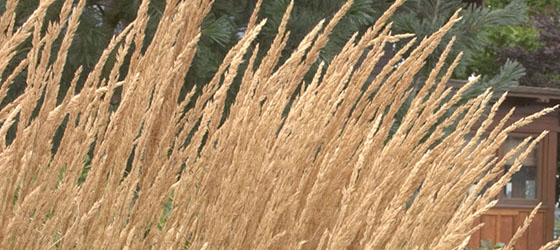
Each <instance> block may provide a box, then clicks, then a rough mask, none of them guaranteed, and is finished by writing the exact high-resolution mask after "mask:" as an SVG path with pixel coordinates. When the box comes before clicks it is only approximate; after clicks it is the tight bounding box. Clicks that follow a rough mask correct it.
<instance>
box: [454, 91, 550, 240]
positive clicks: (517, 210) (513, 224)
mask: <svg viewBox="0 0 560 250" xmlns="http://www.w3.org/2000/svg"><path fill="white" fill-rule="evenodd" d="M455 84H460V83H458V82H451V83H450V85H455ZM557 104H560V90H559V89H548V88H535V87H515V88H513V89H512V90H510V91H509V94H508V96H507V99H506V101H505V102H504V104H502V107H500V109H499V111H498V115H497V117H496V120H501V118H502V117H504V115H505V114H506V113H507V112H509V110H510V109H511V108H512V107H515V108H516V110H515V113H514V115H513V117H512V119H511V121H510V123H511V122H513V121H516V120H519V119H520V118H522V117H526V116H528V115H530V114H533V113H536V112H538V111H540V110H542V109H543V108H546V107H552V106H555V105H557ZM544 130H548V131H550V132H549V134H548V135H547V136H546V137H545V138H544V139H543V140H542V141H541V142H540V143H539V145H538V147H537V148H536V149H535V150H533V151H532V152H531V154H530V155H529V156H528V157H527V159H525V161H524V162H523V167H522V168H521V170H520V171H519V172H517V173H516V174H515V175H514V176H513V177H512V179H511V180H510V182H509V183H507V185H506V186H505V187H504V190H503V192H502V193H501V194H500V195H499V197H497V198H499V202H498V204H497V205H496V206H495V207H494V208H493V209H491V210H490V211H489V212H488V213H487V214H485V215H484V216H482V218H481V219H480V221H479V222H483V223H484V227H483V228H482V229H481V230H479V231H478V232H476V233H475V234H474V235H473V236H472V237H471V241H470V243H469V246H470V247H472V248H475V247H479V246H480V241H481V240H485V241H487V242H488V241H490V240H491V241H493V242H503V243H507V242H509V240H510V239H511V238H512V236H513V234H514V233H515V231H516V230H517V228H519V227H520V226H521V225H523V222H524V220H525V218H526V217H527V216H528V215H529V213H530V212H531V211H532V210H533V208H535V206H536V205H537V204H538V203H540V202H542V207H541V208H540V210H539V211H538V214H537V215H536V217H535V218H534V219H533V222H532V224H531V225H530V227H529V228H528V230H527V232H526V233H525V234H524V235H523V236H522V237H521V238H520V239H519V240H518V241H517V243H516V246H515V249H518V250H532V249H539V247H541V246H542V245H544V244H545V243H547V242H549V241H551V240H553V237H554V208H555V207H554V205H555V187H556V163H557V147H558V132H559V131H560V112H559V111H555V112H553V113H550V114H548V115H546V116H544V117H541V118H539V119H538V120H536V121H534V122H533V123H532V124H530V125H528V126H525V127H522V128H519V129H518V130H516V131H515V132H514V133H512V134H510V136H509V137H508V139H507V141H506V142H505V144H504V145H503V146H502V148H501V149H500V150H499V152H496V153H497V154H498V155H499V156H503V155H504V154H505V153H506V152H507V151H508V150H510V149H512V148H514V147H515V146H516V145H518V143H520V142H521V141H522V140H523V138H525V137H527V136H532V135H538V134H539V133H541V132H542V131H544ZM512 163H513V162H508V163H507V164H506V166H505V167H504V171H505V170H507V168H508V164H512Z"/></svg>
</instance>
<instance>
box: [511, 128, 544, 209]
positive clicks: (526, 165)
mask: <svg viewBox="0 0 560 250" xmlns="http://www.w3.org/2000/svg"><path fill="white" fill-rule="evenodd" d="M524 139H525V138H524V137H515V136H511V137H508V139H507V140H506V142H505V144H504V154H507V153H508V152H509V151H510V150H513V149H515V147H517V146H518V145H519V144H520V143H521V142H522V141H523V140H524ZM523 151H524V149H521V150H520V152H519V153H517V154H516V155H515V156H513V157H512V158H511V159H508V161H507V163H506V166H505V169H504V170H505V171H506V172H507V171H509V169H510V167H511V166H512V165H513V163H514V161H515V158H517V157H518V156H519V155H520V154H521V153H523ZM538 152H539V146H537V147H535V149H533V151H531V152H530V153H529V155H528V156H527V158H525V160H523V166H522V167H521V169H520V170H519V171H518V172H517V173H515V174H513V176H512V177H511V180H510V181H509V182H508V183H507V184H506V186H505V187H504V198H506V199H527V200H535V199H537V191H538V190H537V188H538V165H539V161H538V156H539V153H538Z"/></svg>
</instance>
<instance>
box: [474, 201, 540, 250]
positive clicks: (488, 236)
mask: <svg viewBox="0 0 560 250" xmlns="http://www.w3.org/2000/svg"><path fill="white" fill-rule="evenodd" d="M530 212H531V211H530V210H519V209H492V210H491V211H490V212H488V213H487V214H486V215H484V216H482V218H481V219H479V221H478V222H477V223H480V222H482V223H484V227H482V229H481V230H479V231H478V232H476V233H475V234H473V235H472V237H471V240H470V242H469V247H470V248H474V249H476V248H478V247H479V246H480V240H485V241H490V240H492V241H493V242H494V243H496V242H503V243H508V242H509V240H510V239H511V238H512V237H513V235H514V234H515V231H516V230H517V228H519V227H521V226H522V225H523V222H524V221H525V218H526V217H527V216H529V213H530ZM545 215H546V209H541V210H540V211H539V212H538V213H537V215H536V216H535V218H534V219H533V223H531V225H530V226H529V228H528V229H527V231H526V232H525V234H524V235H523V236H522V237H521V238H520V239H519V240H518V241H517V244H516V245H515V249H516V250H534V249H539V248H540V247H541V246H543V245H544V244H545V243H546V242H547V240H546V237H545V231H544V229H545V217H546V216H545Z"/></svg>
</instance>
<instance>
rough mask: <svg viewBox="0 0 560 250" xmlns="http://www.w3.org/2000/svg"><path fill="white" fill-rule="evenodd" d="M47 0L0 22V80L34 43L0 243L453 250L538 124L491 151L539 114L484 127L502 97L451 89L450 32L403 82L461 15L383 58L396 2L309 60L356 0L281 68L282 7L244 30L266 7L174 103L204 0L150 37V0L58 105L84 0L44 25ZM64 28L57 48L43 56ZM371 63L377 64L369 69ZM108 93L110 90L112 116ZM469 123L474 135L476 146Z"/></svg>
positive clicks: (7, 147)
mask: <svg viewBox="0 0 560 250" xmlns="http://www.w3.org/2000/svg"><path fill="white" fill-rule="evenodd" d="M53 1H54V0H45V1H41V2H40V6H39V7H38V8H37V9H36V10H35V12H34V13H33V14H32V16H31V17H30V18H28V19H27V21H26V22H25V23H24V24H22V25H21V26H17V27H16V24H15V23H14V15H15V14H14V13H15V12H14V10H15V7H16V4H17V1H15V0H11V1H7V6H6V8H7V10H6V11H5V12H4V15H3V16H2V17H1V19H0V31H1V36H0V58H2V60H1V63H0V72H3V73H5V72H7V70H8V68H9V67H8V65H9V63H10V61H11V59H12V58H13V57H14V55H15V51H16V50H17V48H18V45H19V44H21V43H22V42H24V41H25V40H27V39H30V40H31V43H32V48H31V50H30V51H29V52H28V53H27V57H26V58H25V59H24V60H23V61H21V62H20V63H19V65H17V66H16V67H14V69H13V70H11V71H10V72H8V73H7V74H6V73H5V75H8V77H6V78H4V79H1V80H0V81H1V87H0V99H4V98H5V97H6V95H7V92H8V89H9V88H10V86H11V85H12V84H13V83H14V79H15V78H16V76H18V75H20V74H24V75H25V78H26V87H25V91H24V92H23V94H21V95H19V96H18V97H17V98H16V99H15V100H13V101H12V102H10V103H8V104H7V105H5V106H3V107H2V108H1V109H0V123H1V125H0V225H2V227H0V246H1V247H0V248H2V249H461V248H462V247H464V246H466V244H467V242H468V237H469V235H471V234H472V233H473V232H474V231H475V230H477V229H480V227H481V225H477V224H475V222H476V220H477V218H480V216H481V215H482V214H484V213H485V212H486V211H488V209H490V208H491V207H492V206H493V205H494V204H496V201H495V197H496V195H497V194H498V193H499V192H500V191H501V190H502V187H503V186H504V185H505V184H506V182H507V180H508V179H509V178H510V177H511V175H512V174H513V173H514V172H515V171H517V170H519V168H520V167H521V161H522V159H523V158H524V157H525V156H526V155H527V154H528V152H530V150H531V149H532V148H533V147H534V146H535V145H536V143H538V141H539V140H540V139H541V138H542V137H543V136H544V135H545V134H546V132H543V133H542V134H541V135H540V136H538V137H536V138H528V139H527V140H525V141H524V142H523V143H522V144H521V145H520V146H519V147H517V148H516V149H515V150H513V151H511V153H510V154H509V155H506V157H505V158H504V159H502V158H498V157H497V156H496V154H495V152H496V150H497V149H498V148H499V147H500V146H501V145H502V144H503V142H504V141H505V139H506V137H507V134H508V132H511V131H513V130H515V129H516V128H518V127H520V126H523V125H526V124H528V123H530V122H531V121H532V120H534V119H536V118H538V117H540V116H542V115H544V114H546V113H547V112H550V111H551V110H549V109H547V110H543V111H542V112H539V113H537V114H534V115H532V116H529V117H527V118H526V119H522V120H520V121H517V122H515V123H513V124H512V125H510V126H505V121H506V120H507V119H509V116H506V117H505V118H504V119H503V120H502V121H501V122H499V124H498V125H497V126H496V127H495V128H494V129H493V130H488V128H489V127H490V124H491V123H492V122H493V119H494V117H495V112H496V110H497V109H498V107H499V105H500V104H501V102H503V101H504V99H505V95H504V96H502V97H501V98H499V99H498V100H497V101H493V99H492V93H491V91H490V90H489V91H486V92H485V93H483V94H481V95H480V96H478V97H476V98H473V99H470V100H468V101H466V102H462V101H461V100H462V98H461V96H462V93H463V92H464V91H465V90H466V89H468V88H469V86H471V85H473V84H475V81H476V79H474V80H473V81H470V82H469V83H468V84H466V85H465V86H464V87H462V88H461V89H460V90H457V91H455V90H451V89H450V88H448V87H446V84H445V83H446V82H447V80H448V79H449V78H450V76H451V73H452V71H453V69H454V67H455V65H456V63H457V62H458V60H459V58H456V60H455V64H452V65H444V59H445V58H446V56H447V54H448V52H449V49H450V48H451V46H453V40H452V41H451V42H450V43H449V44H448V45H447V49H446V50H445V51H444V52H443V53H442V54H441V58H440V61H439V63H438V64H437V65H436V67H435V68H433V69H432V71H431V74H430V75H429V77H427V79H425V81H424V84H422V85H418V84H416V81H415V79H416V78H417V73H418V72H419V70H420V69H421V68H422V67H423V65H424V64H425V60H426V58H427V56H428V55H430V54H431V53H432V52H433V51H434V49H435V48H436V46H437V45H438V44H439V43H440V42H441V40H442V37H443V36H444V35H445V34H446V32H447V31H448V30H449V29H450V28H451V27H452V26H453V24H454V23H456V22H458V21H459V20H460V17H459V15H458V12H457V13H456V14H455V15H454V16H453V17H451V18H450V19H449V21H448V22H447V24H445V25H444V26H443V27H442V28H441V30H439V31H438V32H436V33H434V34H432V35H430V36H429V37H426V38H424V39H423V40H422V41H421V42H420V43H419V45H417V46H413V44H414V42H415V39H412V40H411V41H410V42H408V44H407V45H406V46H404V48H402V49H401V50H399V51H397V53H396V54H395V55H394V57H393V58H392V59H390V60H389V62H388V63H387V64H385V65H378V64H379V61H380V58H381V57H382V55H383V53H384V48H385V47H386V46H385V45H386V44H387V43H391V42H396V41H398V40H400V39H403V38H407V37H410V35H407V34H392V33H391V23H388V22H387V20H388V18H389V17H390V16H391V14H392V13H393V12H394V11H395V10H396V9H397V7H398V6H399V5H401V4H402V2H403V1H402V0H397V1H395V3H394V4H393V6H392V7H391V8H389V9H388V10H387V12H385V14H384V15H383V16H382V17H381V18H379V19H378V20H377V21H376V23H375V25H374V26H372V27H371V28H369V29H368V30H367V31H366V32H365V33H363V35H361V36H359V37H358V36H357V35H355V36H353V37H352V38H351V39H350V40H349V41H348V42H347V43H346V45H345V46H344V47H343V48H342V50H341V52H340V53H339V54H338V55H337V56H336V57H334V59H333V60H332V61H331V62H330V63H329V64H320V65H319V66H318V68H316V69H315V67H314V65H315V62H316V61H317V59H318V57H319V53H320V51H321V48H323V47H324V46H325V45H326V43H327V41H328V36H329V33H330V32H331V30H332V29H333V27H334V26H335V25H336V24H337V22H338V21H339V20H340V18H341V17H342V16H343V15H344V14H345V12H346V11H348V9H349V7H350V6H351V4H352V1H348V2H347V3H346V4H345V5H344V6H343V7H342V8H341V9H340V10H339V11H338V12H337V14H336V15H335V16H334V17H332V18H330V19H328V20H325V21H321V22H319V23H318V24H317V25H316V26H315V27H314V28H313V29H312V30H311V31H310V32H309V33H308V34H307V36H305V38H304V39H303V40H302V41H301V42H300V43H299V47H297V49H296V50H294V51H293V52H291V54H289V55H288V57H287V58H286V59H282V60H281V54H282V52H283V51H284V47H285V45H286V41H287V38H288V36H289V31H288V30H286V24H287V22H288V19H289V17H290V11H291V8H292V5H290V7H289V8H288V9H287V10H286V14H285V15H284V18H283V20H282V23H281V25H280V26H279V28H278V33H277V35H276V37H275V38H274V41H273V43H272V45H271V47H270V48H269V50H268V51H266V53H265V54H266V55H265V56H264V58H262V60H260V59H257V56H256V55H257V53H258V51H259V45H258V44H256V43H255V38H256V36H257V35H258V34H259V31H260V30H261V29H262V27H263V25H264V23H265V22H266V20H260V19H259V18H258V15H257V14H258V11H259V10H258V9H259V8H258V7H259V6H260V2H259V4H257V8H256V9H255V11H254V13H253V15H252V17H251V19H250V21H249V24H248V26H247V32H246V33H245V35H244V36H243V37H242V38H241V39H240V40H239V42H238V43H237V44H236V45H235V46H234V47H233V48H231V50H230V51H229V52H228V53H227V55H226V56H225V59H224V60H223V63H222V64H221V66H220V67H219V69H218V71H217V72H216V74H215V76H214V78H213V79H212V80H210V81H209V82H208V83H206V84H203V85H202V86H203V87H201V89H199V90H192V91H190V92H189V93H188V94H187V95H186V97H185V98H179V97H180V92H181V87H182V85H183V83H184V79H185V77H186V76H187V73H188V71H189V68H190V66H191V63H192V61H193V58H194V55H195V53H196V49H197V42H198V40H199V38H200V25H201V22H202V20H203V19H204V17H205V15H206V14H207V13H208V12H209V10H210V8H211V4H212V1H210V0H195V1H179V0H168V1H167V5H166V9H165V11H164V12H163V15H162V18H161V22H160V24H159V26H158V29H157V31H156V33H155V35H154V38H153V40H152V42H151V43H149V45H148V44H144V41H145V40H146V39H144V38H145V28H146V25H147V22H148V15H147V9H148V3H149V1H147V0H144V1H142V4H141V6H140V8H139V11H138V18H137V19H136V20H135V21H134V22H133V23H132V24H131V25H129V26H128V27H126V28H125V29H124V30H123V31H122V32H121V33H120V34H118V35H116V36H115V37H114V38H113V39H112V40H111V42H110V43H109V45H108V46H107V48H106V49H105V50H104V52H103V54H102V56H101V58H100V59H99V61H98V62H97V64H96V66H95V68H94V69H93V70H92V71H91V73H89V74H88V75H87V76H85V79H86V80H85V83H84V85H83V88H81V90H79V91H76V83H77V81H78V79H79V78H80V76H81V71H80V70H78V72H76V74H75V76H74V80H73V81H72V82H71V83H70V89H69V91H67V92H66V93H65V94H62V96H60V97H59V96H58V95H60V94H59V87H60V85H61V81H62V80H61V79H62V72H63V69H64V65H65V63H66V60H67V53H68V49H69V47H70V45H71V43H72V38H73V36H74V34H75V31H76V29H77V27H78V24H79V23H78V20H79V17H80V14H81V12H82V9H83V7H84V5H85V2H86V1H85V0H80V1H79V2H78V3H77V4H75V3H74V1H71V0H67V1H65V2H64V4H63V6H62V9H61V12H60V14H59V21H58V22H51V23H49V24H45V23H44V22H43V21H42V20H43V18H44V16H45V13H46V10H47V8H48V6H49V5H50V4H51V3H52V2H53ZM261 2H262V1H261ZM45 25H47V26H45ZM44 28H46V32H40V31H41V30H42V29H44ZM57 39H62V40H61V41H62V42H61V46H60V48H58V49H57V50H53V49H52V47H53V43H54V42H55V40H57ZM143 47H145V50H143V49H142V48H143ZM53 51H56V52H53ZM364 51H366V52H364ZM127 56H130V60H129V62H128V61H126V60H125V57H127ZM110 57H114V63H112V64H110V66H111V68H109V71H108V74H103V71H104V68H105V67H106V66H107V65H109V63H108V61H109V58H110ZM459 57H460V56H459ZM125 61H126V63H128V64H129V67H128V72H127V73H126V75H121V74H120V73H119V72H120V71H119V68H120V67H121V66H122V65H123V64H124V63H125ZM358 61H360V63H357V62H358ZM376 65H378V66H382V70H381V72H380V73H378V74H376V75H371V72H372V69H373V68H374V67H375V66H376ZM310 74H312V75H311V76H312V77H309V75H310ZM235 81H239V82H240V85H239V90H238V92H237V94H236V97H235V100H234V102H233V104H231V106H229V104H228V103H227V101H226V94H227V92H228V90H229V89H230V87H231V86H232V84H233V83H234V82H235ZM117 88H122V93H121V100H120V103H119V104H118V106H117V107H116V108H113V107H112V103H111V99H112V98H111V97H113V96H114V95H115V91H116V89H117ZM196 91H199V92H200V94H196ZM57 98H59V99H60V100H61V101H60V102H57ZM410 98H412V99H411V102H410V105H409V107H408V109H406V110H405V111H406V112H405V114H404V115H400V112H402V111H403V105H404V104H405V102H406V101H407V100H408V99H410ZM178 100H179V101H178ZM226 106H227V109H228V110H227V115H224V112H225V109H226ZM451 110H453V112H450V111H451ZM509 115H511V113H510V114H509ZM63 124H64V126H61V125H63ZM449 128H453V129H452V130H450V129H449ZM10 131H12V133H13V139H10V140H6V138H7V137H9V136H7V135H8V134H9V132H10ZM488 131H490V132H488ZM57 133H58V134H60V135H61V136H60V138H58V139H55V138H54V136H55V134H57ZM467 134H473V135H474V136H472V137H473V138H472V139H471V140H470V141H468V140H467V141H465V138H466V136H467ZM483 135H484V136H483ZM55 145H56V146H55ZM518 152H522V153H521V154H520V155H521V156H520V158H519V159H517V161H516V164H514V166H513V167H512V168H511V169H510V170H509V172H507V173H505V174H503V173H501V171H500V170H501V169H503V168H502V166H503V165H504V163H505V161H506V158H508V157H511V156H513V155H516V154H517V153H518ZM496 180H497V181H496ZM487 184H489V185H491V187H490V188H489V189H487V190H485V191H484V192H481V191H482V190H483V187H485V186H486V185H487ZM473 185H474V189H473V190H474V191H472V192H469V190H470V189H471V188H473ZM535 211H536V210H535ZM526 223H529V221H527V222H526ZM514 239H515V237H514ZM509 245H510V246H512V245H513V243H511V244H509ZM553 245H554V244H550V245H549V246H546V247H543V248H545V249H546V248H547V247H548V248H551V247H553Z"/></svg>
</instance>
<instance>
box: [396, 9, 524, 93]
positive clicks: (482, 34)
mask: <svg viewBox="0 0 560 250" xmlns="http://www.w3.org/2000/svg"><path fill="white" fill-rule="evenodd" d="M459 8H463V10H462V12H461V16H462V17H463V19H462V20H461V21H460V22H459V23H458V24H456V25H455V26H454V27H453V28H452V29H451V31H450V32H449V33H448V34H447V35H446V36H445V38H444V42H442V43H441V44H440V45H439V47H438V48H437V49H436V53H434V54H433V55H431V56H430V57H429V58H428V63H427V65H426V67H424V69H431V68H433V67H434V65H435V63H436V62H437V59H438V56H439V54H440V53H441V52H442V51H443V49H444V48H445V45H446V44H447V43H446V42H445V41H449V40H450V39H451V37H453V36H455V37H456V42H455V44H454V46H453V49H452V51H451V53H450V55H451V56H450V57H448V60H447V63H448V64H450V63H451V61H452V60H453V59H454V57H455V56H456V55H457V54H458V53H459V52H463V56H462V60H461V62H460V63H459V65H458V66H457V68H456V70H455V72H454V78H458V79H466V78H468V77H469V76H471V75H472V74H473V73H474V74H480V73H484V74H483V78H482V81H480V83H479V84H477V85H476V86H475V87H474V89H476V91H475V92H477V93H480V92H482V91H484V90H486V89H487V88H488V87H493V88H496V89H502V88H503V87H507V86H513V85H515V84H517V81H518V80H519V77H520V76H522V72H523V69H522V68H521V67H520V65H518V64H517V63H516V62H509V63H508V64H507V65H504V66H503V67H501V69H500V66H499V65H498V70H496V71H494V72H479V71H476V70H474V67H473V66H472V64H473V63H475V62H476V59H475V57H476V55H477V54H480V53H481V52H482V51H483V50H484V48H485V44H486V43H487V42H488V36H489V33H490V31H492V30H495V29H501V28H503V27H506V26H507V25H516V24H520V23H522V22H524V21H525V20H526V15H524V14H523V13H525V12H526V10H527V6H526V5H525V3H524V2H523V0H513V1H511V2H510V3H509V4H507V5H504V6H503V8H500V9H489V8H482V7H478V6H475V5H472V4H465V3H463V2H462V1H459V0H451V1H440V0H409V1H407V3H405V5H404V6H403V8H402V10H401V11H399V12H398V13H397V14H396V15H395V16H394V28H395V30H396V31H397V33H413V34H416V36H417V37H418V39H419V41H420V40H421V39H422V38H424V37H426V36H427V35H429V34H432V33H433V32H435V31H437V30H438V29H439V27H441V26H442V25H443V24H445V22H446V21H447V20H448V18H449V17H451V15H452V14H453V13H454V12H455V11H456V10H457V9H459ZM402 44H403V43H399V44H398V46H399V47H400V46H402ZM500 70H506V71H500ZM509 72H516V73H521V75H520V74H514V75H513V76H511V75H508V73H509ZM427 73H428V72H426V70H424V72H423V74H424V75H427ZM495 83H499V85H495Z"/></svg>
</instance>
